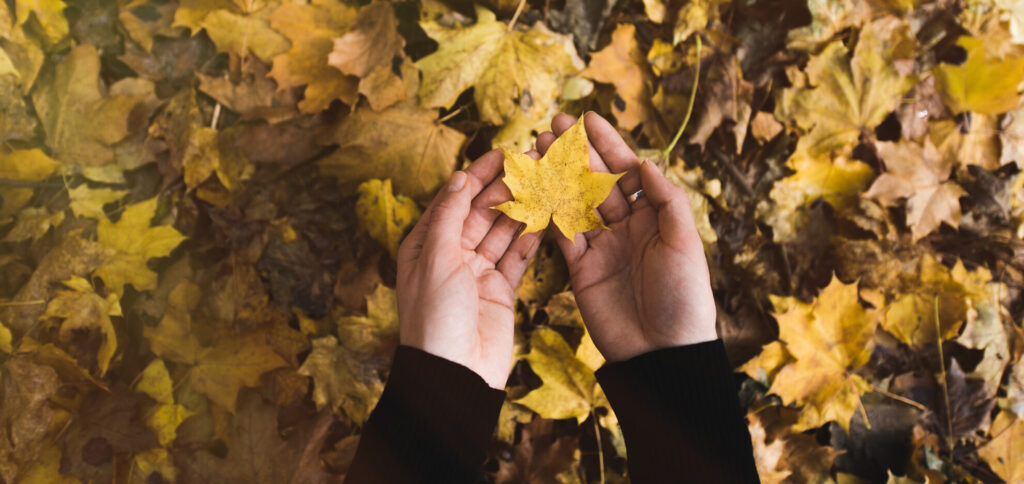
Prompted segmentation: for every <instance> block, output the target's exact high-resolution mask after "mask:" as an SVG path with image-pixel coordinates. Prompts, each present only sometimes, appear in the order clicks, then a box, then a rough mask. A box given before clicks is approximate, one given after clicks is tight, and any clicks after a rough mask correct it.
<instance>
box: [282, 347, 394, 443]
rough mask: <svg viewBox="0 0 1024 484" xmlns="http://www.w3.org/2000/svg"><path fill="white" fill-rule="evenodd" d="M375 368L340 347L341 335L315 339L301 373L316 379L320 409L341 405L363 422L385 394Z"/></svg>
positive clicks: (317, 402) (353, 420)
mask: <svg viewBox="0 0 1024 484" xmlns="http://www.w3.org/2000/svg"><path fill="white" fill-rule="evenodd" d="M374 370H375V369H374V368H372V367H368V366H367V365H364V364H362V362H361V361H360V360H359V359H357V358H356V357H354V355H352V354H351V352H349V351H348V350H346V349H345V348H344V347H341V346H338V339H337V338H335V337H334V336H325V337H323V338H317V339H314V340H313V351H311V352H310V353H309V356H307V357H306V360H305V361H304V362H303V363H302V366H301V367H300V368H299V374H300V375H305V376H308V377H311V378H312V379H313V382H314V385H315V386H314V388H313V401H314V402H316V404H317V407H318V408H323V407H327V408H331V409H338V408H340V409H342V410H344V411H345V415H347V416H348V418H349V419H351V421H352V422H354V423H357V424H362V423H363V422H365V421H366V419H367V418H369V416H370V412H371V411H372V410H373V407H374V406H376V405H377V400H378V399H380V395H381V394H382V393H384V382H383V381H381V379H380V376H379V375H378V374H377V372H376V371H374Z"/></svg>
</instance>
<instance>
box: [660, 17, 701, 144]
mask: <svg viewBox="0 0 1024 484" xmlns="http://www.w3.org/2000/svg"><path fill="white" fill-rule="evenodd" d="M696 37H697V69H696V73H695V74H694V76H693V89H691V90H690V105H689V106H688V107H687V108H686V117H684V118H683V124H681V125H679V129H678V130H676V135H675V137H673V138H672V142H671V143H669V144H668V147H667V148H665V151H662V152H661V157H662V158H664V159H665V160H668V159H669V158H668V157H669V155H671V154H672V150H674V149H675V148H676V143H678V142H679V137H681V136H682V135H683V131H684V130H686V125H687V124H689V122H690V115H692V114H693V102H694V101H695V100H696V99H697V85H698V84H700V49H701V42H700V35H699V34H698V35H697V36H696Z"/></svg>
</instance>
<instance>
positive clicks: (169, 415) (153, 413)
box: [135, 359, 195, 447]
mask: <svg viewBox="0 0 1024 484" xmlns="http://www.w3.org/2000/svg"><path fill="white" fill-rule="evenodd" d="M135 389H136V390H138V391H140V392H142V393H145V394H146V395H149V396H150V397H153V400H156V402H157V405H156V408H154V409H152V410H150V411H149V413H148V414H147V416H146V423H147V424H148V425H149V428H151V429H153V432H155V433H156V437H157V440H158V441H159V442H160V445H162V446H164V447H166V446H168V445H170V444H171V443H172V442H174V439H175V437H176V436H177V434H178V426H179V425H181V422H183V421H185V419H187V418H189V417H190V416H192V415H195V412H193V411H192V410H189V409H187V408H185V407H184V406H182V405H178V404H176V403H174V394H173V391H174V390H173V385H172V383H171V375H170V373H168V371H167V366H166V365H164V362H163V360H159V359H156V360H153V362H152V363H150V364H149V366H147V367H146V369H145V370H142V375H141V376H140V377H139V383H138V384H136V385H135Z"/></svg>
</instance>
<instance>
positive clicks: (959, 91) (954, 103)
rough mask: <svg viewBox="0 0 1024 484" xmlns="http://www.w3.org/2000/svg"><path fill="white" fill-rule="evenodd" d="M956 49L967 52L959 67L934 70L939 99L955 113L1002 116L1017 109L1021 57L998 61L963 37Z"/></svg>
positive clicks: (981, 45) (1023, 73)
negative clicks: (971, 112)
mask: <svg viewBox="0 0 1024 484" xmlns="http://www.w3.org/2000/svg"><path fill="white" fill-rule="evenodd" d="M957 45H959V46H960V47H963V48H964V50H966V51H967V60H966V61H964V62H963V63H962V64H960V65H949V64H940V65H938V66H936V67H935V69H934V72H935V78H936V80H938V83H939V89H940V92H941V93H942V99H943V101H945V102H946V105H947V106H949V107H950V108H951V109H952V110H953V111H955V112H962V111H974V112H976V113H980V114H990V115H993V114H1001V113H1004V112H1006V111H1009V110H1010V109H1013V108H1014V107H1015V106H1017V102H1018V101H1019V100H1020V95H1019V94H1017V86H1018V85H1019V84H1020V82H1021V80H1022V79H1024V57H1011V58H1007V59H999V58H996V56H994V55H992V53H991V52H989V49H990V47H987V46H986V43H985V42H984V41H983V40H981V39H978V38H974V37H967V36H963V37H960V39H959V40H957Z"/></svg>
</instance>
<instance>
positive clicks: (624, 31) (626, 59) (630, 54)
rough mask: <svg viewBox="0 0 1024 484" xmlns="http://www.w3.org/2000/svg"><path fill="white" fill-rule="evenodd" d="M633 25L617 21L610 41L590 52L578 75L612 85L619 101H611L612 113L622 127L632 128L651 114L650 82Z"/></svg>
mask: <svg viewBox="0 0 1024 484" xmlns="http://www.w3.org/2000/svg"><path fill="white" fill-rule="evenodd" d="M635 34H636V27H635V26H634V25H633V24H620V25H619V26H618V27H616V28H615V31H614V32H612V42H611V43H610V44H608V46H606V47H605V48H604V49H601V50H600V51H598V52H595V53H594V54H592V55H591V58H590V64H588V65H587V68H586V69H584V70H583V72H582V73H580V75H581V76H583V77H586V78H589V79H593V80H595V81H597V82H603V83H606V84H612V85H614V86H615V95H616V96H617V97H618V99H621V100H622V103H621V104H620V103H619V101H618V100H616V101H615V102H614V103H612V113H614V114H615V120H616V121H618V125H619V127H620V128H622V129H627V130H629V129H633V128H635V127H636V126H637V125H638V124H640V123H642V122H644V121H647V118H649V117H650V115H651V113H650V110H651V106H650V98H651V96H650V93H648V92H647V85H648V83H649V82H650V79H649V76H648V75H647V71H646V69H644V64H645V62H646V60H645V59H644V53H643V52H641V51H640V48H639V47H638V46H637V42H636V37H635Z"/></svg>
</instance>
